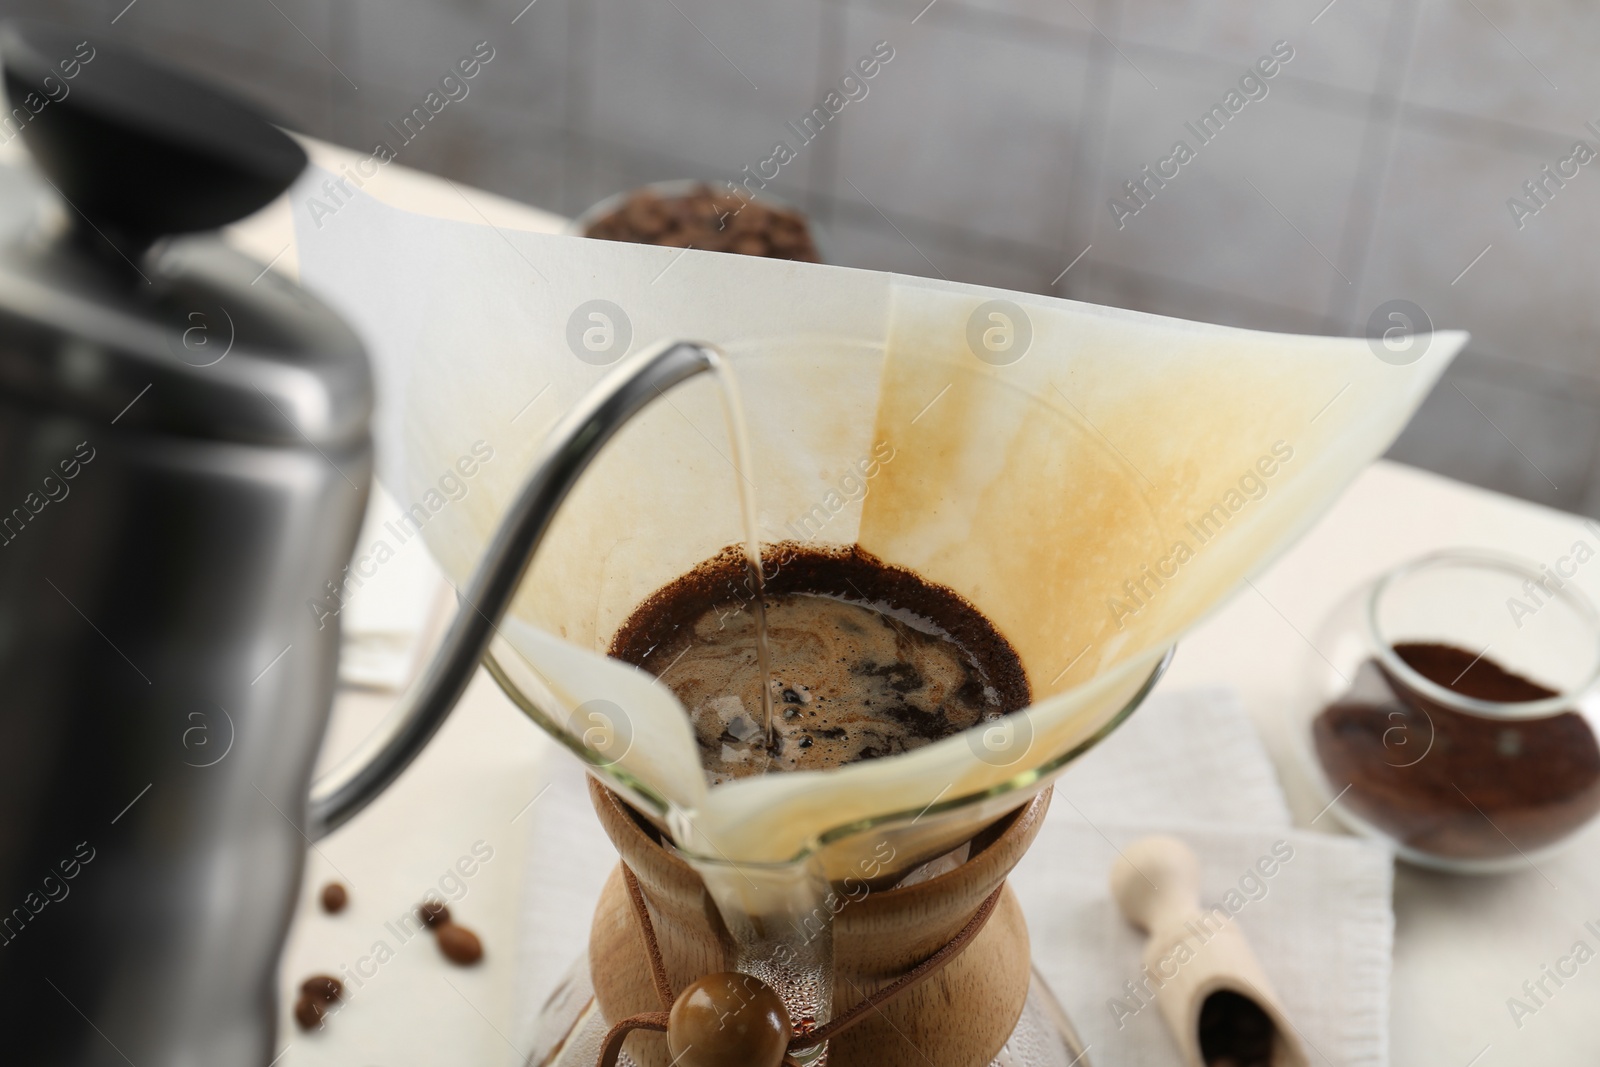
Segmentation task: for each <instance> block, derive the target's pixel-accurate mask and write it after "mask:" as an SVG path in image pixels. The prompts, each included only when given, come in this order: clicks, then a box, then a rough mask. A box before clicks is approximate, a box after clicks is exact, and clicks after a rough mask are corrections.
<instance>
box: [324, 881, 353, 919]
mask: <svg viewBox="0 0 1600 1067" xmlns="http://www.w3.org/2000/svg"><path fill="white" fill-rule="evenodd" d="M349 902H350V892H349V890H347V889H345V887H344V886H342V885H340V884H339V883H338V882H329V883H328V884H327V885H325V886H323V887H322V910H323V911H325V912H327V913H328V914H329V915H335V914H337V913H339V912H341V911H343V910H344V906H345V905H346V904H348V903H349Z"/></svg>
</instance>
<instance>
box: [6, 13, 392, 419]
mask: <svg viewBox="0 0 1600 1067" xmlns="http://www.w3.org/2000/svg"><path fill="white" fill-rule="evenodd" d="M0 71H3V77H4V86H5V91H6V96H7V98H8V101H9V105H10V108H11V110H10V112H9V115H10V123H9V124H10V125H14V126H16V127H17V129H18V130H19V132H20V133H21V136H22V140H23V143H24V144H25V145H26V146H27V147H28V149H29V152H30V154H31V155H32V157H33V159H34V161H35V162H36V163H37V165H38V169H39V175H38V177H39V179H40V180H42V181H43V182H45V183H47V184H48V185H49V186H50V187H51V188H52V189H53V190H54V192H55V193H56V194H57V195H58V196H59V197H60V200H61V201H62V213H63V214H64V215H65V217H66V219H67V222H66V224H65V226H58V227H56V232H48V231H47V232H36V233H33V234H30V235H29V237H28V238H26V239H23V240H20V241H15V242H12V243H10V244H8V245H6V246H5V247H3V248H0V341H3V342H4V343H3V344H0V402H3V401H4V400H5V399H6V398H7V395H8V394H10V395H11V396H13V397H16V398H17V399H21V400H24V401H26V402H28V403H30V404H31V405H43V406H49V407H58V408H67V409H71V410H75V411H77V412H79V413H81V414H84V415H88V416H90V417H94V416H97V415H104V416H105V417H106V419H107V420H108V421H111V420H112V419H113V417H115V419H116V422H117V425H118V426H119V428H128V429H147V430H160V431H167V432H178V433H186V434H194V435H203V436H211V437H223V438H228V439H234V440H248V441H260V442H264V443H278V442H282V443H300V444H304V443H311V444H313V445H319V446H320V445H322V444H325V443H341V442H344V441H354V440H356V439H358V438H361V437H364V436H365V434H366V433H367V424H368V420H369V416H370V411H371V403H372V399H371V392H372V386H371V379H370V372H369V370H368V367H367V361H366V357H365V355H364V353H363V351H362V347H361V344H360V341H359V340H358V339H357V338H356V336H355V334H354V333H353V332H352V331H351V330H350V328H349V327H348V326H347V325H346V324H345V323H344V322H343V320H342V319H340V318H339V316H338V315H336V314H335V313H334V312H333V311H332V310H331V309H329V308H328V307H327V306H326V305H324V304H323V303H321V302H320V301H319V300H317V299H316V298H314V297H312V296H311V295H310V294H308V293H306V292H305V291H304V290H302V289H300V288H299V287H298V286H297V285H295V284H294V283H292V282H290V281H288V280H287V279H285V278H283V277H282V276H281V275H278V274H275V273H273V272H271V271H267V270H265V269H264V268H263V267H262V265H261V264H258V263H255V262H254V261H252V260H250V259H248V258H246V257H245V256H243V255H241V254H239V253H238V252H236V251H234V250H232V249H231V248H229V247H227V246H226V245H225V244H224V243H223V242H222V241H221V239H220V238H219V237H218V236H217V235H215V234H214V233H208V232H205V231H213V230H215V229H216V228H217V227H220V226H223V225H226V224H227V223H230V222H233V221H235V220H237V219H240V218H243V217H245V216H247V215H249V214H251V213H252V212H254V211H256V210H257V209H259V208H261V207H263V206H264V205H266V204H267V203H269V202H271V201H272V200H273V199H275V198H276V197H277V196H279V195H280V194H281V193H282V192H283V191H284V190H285V189H287V188H288V187H289V185H290V184H291V183H292V182H293V181H294V179H295V178H296V177H297V176H298V175H299V174H300V172H301V171H302V170H303V169H304V168H305V165H306V155H305V152H304V151H303V150H302V149H301V148H300V146H299V145H298V144H296V143H295V141H294V140H293V138H291V137H289V136H288V135H287V134H285V133H284V132H283V131H282V130H280V129H278V128H277V127H275V126H274V125H272V124H271V123H270V122H268V121H267V119H266V118H265V117H263V116H262V115H261V114H260V113H259V112H258V111H257V110H256V109H255V108H254V107H253V106H252V105H250V104H248V103H245V102H244V101H243V100H240V99H238V98H236V97H234V96H232V95H231V94H228V93H227V92H225V91H223V90H220V89H217V88H215V87H213V86H211V85H208V84H206V83H204V82H201V81H200V80H198V79H195V78H193V77H191V76H189V75H186V74H183V73H180V72H178V71H176V70H173V69H171V68H168V67H164V66H162V65H160V64H157V63H155V62H153V61H150V60H147V59H145V58H144V57H142V56H139V55H138V54H136V53H134V52H131V51H127V50H123V49H119V48H113V47H108V46H105V45H103V44H100V43H98V42H95V41H93V40H92V39H85V38H84V37H83V36H82V34H81V33H76V32H71V31H67V30H63V29H61V28H58V27H54V26H48V25H43V24H38V23H31V22H21V21H11V22H7V23H6V24H4V25H3V26H0ZM6 132H7V133H9V132H10V131H9V130H7V131H6ZM185 235H188V236H185ZM19 394H20V395H19ZM136 395H137V396H138V397H139V400H138V402H137V403H133V404H130V401H133V400H134V398H135V396H136Z"/></svg>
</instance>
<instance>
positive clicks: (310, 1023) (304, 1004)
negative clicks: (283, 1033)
mask: <svg viewBox="0 0 1600 1067" xmlns="http://www.w3.org/2000/svg"><path fill="white" fill-rule="evenodd" d="M327 1013H328V1005H327V1002H326V1001H323V1000H318V999H317V998H316V997H310V996H303V997H301V998H300V999H299V1000H297V1001H296V1002H295V1005H294V1021H295V1022H297V1023H299V1024H300V1029H302V1030H315V1029H317V1028H318V1027H320V1026H321V1025H322V1017H323V1016H324V1015H326V1014H327Z"/></svg>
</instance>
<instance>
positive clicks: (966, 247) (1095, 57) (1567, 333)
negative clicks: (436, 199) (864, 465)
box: [4, 0, 1600, 515]
mask: <svg viewBox="0 0 1600 1067" xmlns="http://www.w3.org/2000/svg"><path fill="white" fill-rule="evenodd" d="M524 3H526V0H228V2H217V0H134V3H133V4H132V5H128V4H127V0H78V2H69V0H48V2H45V0H6V2H5V4H4V10H7V11H10V12H16V13H28V14H38V15H42V16H44V17H47V18H51V19H55V20H58V21H60V20H65V21H72V22H76V23H79V24H82V25H84V26H85V27H99V29H100V32H101V33H103V34H104V35H106V37H107V39H108V40H110V39H115V38H122V39H125V40H127V41H129V42H132V43H135V44H137V45H140V46H143V47H145V48H147V49H150V50H153V51H155V52H157V53H159V54H162V55H165V56H168V57H170V58H171V59H173V60H175V61H178V62H180V63H183V64H186V65H188V66H189V67H191V68H195V69H198V70H201V71H203V72H206V73H209V74H211V75H213V76H215V77H217V78H219V79H221V80H223V81H225V82H228V83H231V84H233V85H235V86H236V87H238V88H239V89H241V90H243V91H244V92H246V93H248V94H250V95H252V96H255V97H257V98H259V99H261V100H263V101H264V102H266V103H267V104H269V105H270V106H271V107H273V108H274V109H275V110H276V111H277V112H278V113H279V114H280V115H282V116H284V117H285V118H286V120H287V121H288V122H289V124H290V125H292V126H295V127H297V128H300V129H303V130H305V131H307V132H309V133H312V134H315V135H317V136H320V137H324V138H327V139H330V140H333V141H336V142H340V143H343V144H346V145H351V146H356V147H363V148H370V147H371V145H372V143H373V142H374V140H375V139H376V138H378V137H380V136H384V133H383V124H384V123H385V122H386V121H387V120H391V119H397V118H398V117H399V116H400V115H402V114H404V113H406V112H407V111H409V110H410V108H411V107H412V106H414V105H416V104H417V103H419V102H420V101H421V98H422V97H423V96H424V95H425V94H426V92H427V91H428V89H429V88H430V87H432V85H434V84H435V83H436V82H437V80H438V79H439V78H440V77H442V76H443V75H444V74H445V73H446V70H447V68H448V67H449V66H450V65H451V64H452V63H453V62H454V61H455V60H457V59H458V58H460V57H461V56H464V55H466V54H467V53H468V52H469V51H470V50H471V48H472V46H473V44H474V43H475V42H478V41H480V40H487V41H489V42H490V43H491V44H492V46H493V47H494V48H495V49H496V53H497V54H496V58H495V60H494V61H493V62H492V63H491V64H490V66H489V67H488V68H486V69H485V71H484V73H483V74H482V76H480V77H479V78H478V79H477V82H476V83H475V85H474V87H473V89H472V95H470V96H469V97H468V98H467V99H465V100H463V101H461V102H460V103H458V104H452V105H450V106H449V107H448V108H447V109H446V111H445V112H444V113H442V114H441V115H440V116H439V118H438V120H436V121H435V122H433V123H432V124H430V125H429V127H428V128H427V129H426V130H425V131H424V133H423V135H422V136H419V137H418V138H417V139H416V140H415V141H414V142H413V143H412V144H411V145H409V146H407V147H406V148H405V149H404V150H403V152H402V154H401V157H400V159H401V161H402V162H404V163H406V164H408V165H411V166H415V167H420V168H423V169H426V170H432V171H437V172H440V173H443V174H446V175H449V176H451V177H453V178H458V179H461V180H465V181H468V182H471V183H474V184H476V185H479V186H482V187H484V188H488V189H491V190H493V191H495V192H499V193H503V194H507V195H510V196H513V197H517V198H519V199H523V200H526V201H530V202H532V203H536V204H539V205H541V206H545V207H550V208H554V209H557V210H561V211H565V212H568V213H573V212H576V211H578V210H580V209H582V208H583V207H585V206H587V205H588V204H590V203H591V202H593V201H594V200H596V199H598V198H600V197H601V196H603V195H606V194H608V193H611V192H614V191H616V190H618V189H621V188H625V187H628V186H631V185H634V184H638V183H640V182H644V181H648V180H655V179H662V178H675V177H697V178H706V179H718V178H737V177H739V176H740V173H741V169H742V168H743V167H745V166H746V165H751V166H754V165H755V164H757V163H759V162H760V161H761V160H764V159H766V158H767V157H768V156H770V155H771V154H772V150H773V146H774V143H775V142H776V141H778V140H780V139H782V140H786V141H787V142H789V144H790V145H791V146H798V143H799V138H798V137H796V136H795V135H794V134H793V132H792V131H791V130H789V129H788V128H787V126H786V123H788V122H790V121H794V122H796V123H798V122H799V120H800V118H801V117H802V116H804V115H805V114H806V113H808V112H810V111H811V109H812V108H814V107H816V106H817V105H818V104H820V103H821V102H822V100H823V98H824V96H825V95H826V94H827V93H828V92H829V90H830V89H832V88H834V87H835V86H836V84H837V83H838V81H839V79H840V78H842V77H843V76H844V75H845V74H846V73H848V72H849V71H850V69H851V67H852V66H853V65H854V63H855V61H856V60H857V59H858V58H860V57H862V56H865V55H866V54H868V53H869V52H870V51H871V50H872V48H873V45H874V44H875V43H876V42H878V41H888V42H889V43H890V45H891V46H892V47H893V48H894V51H895V56H894V59H893V60H892V61H890V62H889V63H888V64H887V65H886V66H885V67H884V69H883V70H882V71H881V73H879V74H878V76H877V77H875V78H874V79H873V80H872V81H871V82H869V83H868V89H869V92H868V95H867V96H866V97H865V98H863V99H859V100H856V101H853V102H851V103H849V104H848V105H847V106H846V107H845V108H844V110H843V111H842V113H841V114H840V115H839V116H838V117H837V118H836V119H834V120H833V121H832V122H831V123H830V124H829V125H828V127H827V128H826V130H825V131H824V132H823V133H822V135H821V136H819V137H817V138H816V139H815V140H814V141H812V142H811V143H809V144H806V145H804V146H803V147H799V148H798V155H797V158H795V159H794V161H793V162H791V163H789V164H788V165H786V166H785V167H784V168H783V169H782V171H781V174H780V175H779V177H778V178H777V179H776V180H775V182H774V183H773V191H775V192H777V193H779V194H780V195H782V196H785V197H787V198H789V199H791V200H793V201H795V202H798V203H800V204H802V205H804V206H805V207H806V208H808V209H809V210H810V211H811V212H812V214H813V215H814V217H815V218H816V219H817V220H818V221H819V222H820V223H821V224H822V226H823V227H824V236H825V240H826V245H825V252H826V254H827V255H828V257H829V258H830V259H832V260H833V261H835V262H841V263H846V264H851V265H856V266H866V267H876V268H883V269H891V270H898V271H904V272H908V273H916V274H930V275H943V276H946V277H949V278H954V279H961V280H967V281H975V282H983V283H988V284H995V285H1002V286H1007V287H1011V288H1017V289H1024V290H1032V291H1037V292H1054V293H1058V294H1061V295H1066V296H1071V297H1076V298H1081V299H1087V300H1093V301H1098V302H1102V303H1110V304H1120V305H1124V306H1127V307H1134V308H1140V309H1145V310H1150V311H1156V312H1161V313H1165V314H1172V315H1179V316H1185V317H1191V318H1200V319H1208V320H1212V321H1218V322H1226V323H1234V324H1239V325H1246V326H1256V327H1264V328H1275V329H1286V330H1295V331H1327V332H1336V333H1357V334H1359V333H1361V332H1362V331H1363V330H1364V329H1365V324H1366V322H1367V320H1368V318H1369V316H1370V315H1371V313H1372V312H1373V310H1374V309H1375V308H1377V307H1378V305H1380V304H1382V303H1384V302H1385V301H1387V300H1390V299H1394V298H1405V299H1409V300H1412V301H1414V302H1415V303H1417V304H1418V305H1420V306H1421V307H1423V308H1424V309H1425V310H1426V311H1427V312H1428V314H1429V315H1430V317H1431V318H1432V320H1433V322H1434V323H1435V324H1437V325H1439V326H1451V327H1464V328H1467V329H1469V330H1471V331H1472V333H1473V342H1472V346H1471V349H1470V351H1469V352H1468V353H1467V355H1465V356H1464V357H1463V358H1462V359H1461V360H1460V361H1459V362H1458V364H1457V366H1456V367H1455V369H1454V370H1453V371H1452V372H1451V374H1450V375H1449V376H1448V378H1447V379H1446V380H1445V382H1444V383H1443V384H1442V385H1441V387H1440V388H1439V389H1438V390H1437V391H1436V392H1435V393H1434V395H1433V396H1431V397H1430V398H1429V400H1428V401H1427V403H1426V405H1425V406H1424V407H1423V409H1422V411H1421V413H1420V414H1419V415H1418V416H1417V418H1416V420H1415V422H1414V423H1413V424H1412V426H1411V428H1410V429H1409V430H1408V431H1407V432H1406V434H1405V435H1404V437H1403V438H1402V439H1401V440H1400V442H1399V443H1398V444H1397V445H1396V446H1395V448H1394V451H1393V453H1392V454H1393V456H1394V457H1395V458H1397V459H1401V460H1403V461H1406V462H1410V463H1415V464H1417V465H1420V466H1423V467H1427V468H1430V469H1433V470H1437V471H1441V472H1443V473H1446V474H1449V475H1452V476H1455V477H1458V478H1462V479H1465V480H1468V481H1473V482H1476V483H1479V484H1482V485H1486V486H1490V487H1493V488H1496V489H1500V490H1504V491H1507V492H1510V493H1514V494H1517V495H1519V496H1523V497H1527V498H1530V499H1533V500H1538V501H1542V502H1544V503H1548V504H1552V505H1554V506H1557V507H1561V508H1566V509H1569V510H1576V511H1584V512H1587V513H1588V514H1591V515H1600V461H1597V453H1600V358H1597V349H1600V299H1597V295H1600V294H1597V293H1596V276H1597V271H1596V267H1597V266H1600V210H1597V208H1600V163H1597V164H1595V165H1591V166H1586V167H1583V168H1581V169H1580V171H1579V173H1578V174H1577V176H1576V177H1573V178H1570V179H1568V180H1567V181H1566V183H1565V185H1564V186H1562V187H1560V188H1557V187H1556V186H1555V185H1554V183H1549V184H1548V185H1547V186H1546V188H1547V189H1549V190H1552V192H1551V195H1549V196H1548V197H1547V203H1546V205H1545V206H1543V207H1542V208H1541V210H1540V211H1539V212H1538V214H1537V215H1535V216H1533V217H1531V218H1528V219H1526V220H1524V222H1525V225H1524V226H1523V228H1521V229H1519V228H1518V227H1517V225H1516V222H1515V220H1514V219H1513V217H1512V214H1511V212H1510V210H1509V209H1508V207H1507V199H1508V198H1509V197H1512V196H1514V195H1519V194H1520V193H1521V186H1522V183H1523V182H1525V181H1527V180H1529V179H1532V178H1535V177H1537V176H1539V171H1540V168H1541V167H1542V166H1544V165H1546V164H1549V165H1550V166H1551V167H1555V166H1556V164H1557V162H1558V160H1560V159H1562V158H1564V157H1566V156H1568V155H1569V154H1570V152H1571V147H1572V145H1573V142H1574V141H1576V140H1578V139H1583V140H1585V141H1587V142H1589V143H1590V144H1592V145H1595V146H1597V147H1600V132H1596V130H1589V129H1586V128H1585V123H1586V122H1588V121H1591V120H1594V121H1595V123H1596V128H1597V130H1600V63H1597V62H1596V61H1595V56H1596V54H1597V46H1600V7H1596V6H1595V5H1594V4H1592V3H1589V2H1586V0H1332V2H1331V3H1329V0H1256V2H1253V3H1251V2H1246V0H934V2H933V3H932V4H931V5H929V4H928V0H741V2H735V0H587V2H584V0H535V2H534V3H532V4H530V5H528V6H526V7H524V6H523V5H524ZM1280 40H1281V41H1287V42H1288V43H1289V44H1290V46H1291V47H1292V48H1293V49H1294V58H1293V60H1292V61H1290V62H1289V63H1288V64H1286V65H1285V66H1284V67H1283V69H1282V71H1281V73H1279V74H1278V75H1277V76H1276V77H1275V78H1273V79H1272V80H1271V81H1269V82H1267V83H1266V84H1267V88H1268V93H1267V95H1266V96H1265V97H1264V98H1261V99H1259V100H1253V101H1251V102H1250V103H1248V104H1247V105H1246V106H1245V107H1244V108H1243V109H1242V111H1240V113H1239V114H1238V115H1236V116H1235V117H1234V118H1233V120H1232V121H1231V122H1230V123H1229V124H1228V126H1227V128H1226V129H1225V130H1224V131H1223V132H1222V133H1221V134H1220V135H1219V136H1218V137H1217V138H1216V139H1215V140H1214V141H1213V142H1211V143H1209V144H1206V145H1205V146H1203V147H1201V148H1200V149H1199V151H1198V152H1197V154H1196V156H1195V158H1194V159H1193V160H1192V161H1191V162H1189V163H1188V164H1187V165H1185V166H1183V167H1182V169H1181V170H1180V171H1179V174H1178V176H1177V177H1176V178H1174V179H1172V180H1171V181H1170V182H1169V183H1168V184H1167V185H1166V186H1165V187H1164V188H1161V189H1159V190H1157V191H1156V194H1155V196H1154V197H1153V198H1152V199H1151V200H1150V201H1149V203H1148V206H1146V207H1144V208H1142V209H1141V210H1140V211H1139V212H1138V214H1137V215H1135V216H1133V217H1131V218H1125V219H1123V220H1122V221H1123V223H1124V225H1123V226H1122V227H1121V228H1119V227H1118V226H1117V223H1116V220H1115V219H1114V217H1113V214H1112V212H1111V210H1110V208H1109V206H1108V200H1109V198H1111V197H1112V196H1114V195H1116V194H1117V193H1118V192H1119V189H1120V187H1121V186H1122V183H1123V182H1124V181H1127V180H1129V179H1131V178H1134V177H1137V176H1138V171H1139V169H1140V168H1141V167H1143V166H1144V165H1145V164H1152V165H1153V164H1155V163H1156V161H1157V160H1159V159H1161V158H1163V157H1165V156H1167V155H1169V154H1170V152H1171V147H1172V144H1173V142H1174V141H1175V140H1176V139H1178V138H1179V137H1183V138H1184V139H1186V140H1188V141H1189V142H1190V143H1191V144H1194V143H1195V139H1194V138H1193V137H1192V136H1191V135H1189V134H1188V133H1187V131H1185V129H1184V125H1183V124H1184V122H1185V121H1186V120H1187V121H1191V122H1193V121H1197V120H1198V118H1199V116H1200V115H1201V114H1202V113H1204V112H1205V111H1206V110H1207V109H1208V108H1209V107H1210V106H1211V105H1212V104H1215V103H1219V102H1222V101H1223V98H1224V96H1225V94H1226V93H1227V92H1228V90H1229V89H1230V88H1233V87H1234V85H1235V83H1236V82H1237V81H1238V79H1239V78H1240V76H1241V75H1242V74H1244V73H1245V71H1246V68H1247V66H1248V65H1249V64H1251V63H1253V62H1254V61H1255V60H1256V59H1257V58H1258V57H1260V56H1262V55H1264V54H1266V53H1267V52H1268V51H1269V50H1270V49H1271V48H1272V46H1273V44H1274V42H1276V41H1280ZM1085 250H1087V251H1085ZM1069 265H1071V269H1070V270H1066V271H1065V273H1063V271H1064V270H1065V268H1067V267H1068V266H1069ZM1463 272H1464V273H1463Z"/></svg>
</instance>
